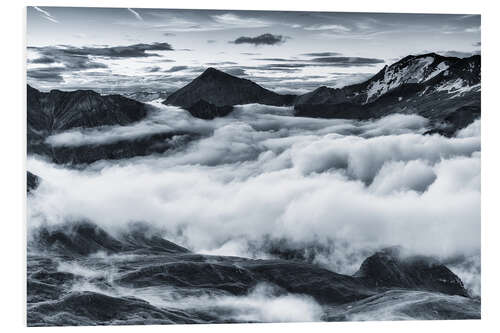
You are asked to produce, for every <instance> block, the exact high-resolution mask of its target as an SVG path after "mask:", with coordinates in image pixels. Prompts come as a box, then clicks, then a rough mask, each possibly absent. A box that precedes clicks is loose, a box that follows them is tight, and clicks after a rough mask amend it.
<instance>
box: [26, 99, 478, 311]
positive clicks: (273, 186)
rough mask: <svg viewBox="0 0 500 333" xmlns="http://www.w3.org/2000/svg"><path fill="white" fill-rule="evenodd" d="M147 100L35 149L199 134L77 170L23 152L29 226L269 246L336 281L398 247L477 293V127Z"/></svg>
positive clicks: (254, 248)
mask: <svg viewBox="0 0 500 333" xmlns="http://www.w3.org/2000/svg"><path fill="white" fill-rule="evenodd" d="M151 105H152V108H154V111H152V113H151V115H150V117H149V118H148V119H146V120H144V121H142V122H139V123H137V124H134V125H130V126H122V127H102V128H99V129H93V130H71V131H68V132H65V133H61V134H58V135H55V136H52V137H50V138H48V142H49V143H50V144H52V145H54V146H57V145H65V146H77V145H81V144H102V143H108V142H113V141H117V140H124V139H130V140H133V139H134V138H137V137H140V136H143V135H149V134H151V133H162V132H166V131H176V132H195V133H199V134H202V135H203V136H202V138H201V139H199V140H196V141H191V142H190V143H188V144H187V145H185V144H184V143H182V142H185V141H184V140H179V142H181V143H180V144H179V146H178V148H177V149H176V150H175V151H169V152H167V153H165V154H163V155H154V156H148V157H137V158H133V159H129V160H120V161H101V162H97V163H94V164H93V165H90V166H87V167H85V168H69V167H63V166H57V165H54V164H51V163H49V162H47V161H45V160H44V159H42V158H41V157H37V156H30V157H29V158H28V170H29V171H31V172H33V173H35V174H37V175H39V176H40V177H42V178H43V182H42V183H41V185H40V187H39V188H38V189H37V190H36V191H35V192H34V195H33V196H30V198H29V201H28V222H29V226H31V227H32V226H34V225H39V224H41V223H50V224H54V223H64V222H67V221H75V220H80V219H87V220H90V221H93V222H95V223H96V224H98V225H100V226H101V227H103V228H105V229H106V230H108V231H110V232H115V231H117V230H121V229H123V228H126V227H127V225H128V224H129V223H131V222H138V221H140V222H145V223H149V224H152V225H154V226H156V227H159V228H160V229H161V230H163V231H164V232H165V237H166V238H167V239H169V240H171V241H173V242H176V243H178V244H180V245H183V246H186V247H188V248H190V249H191V250H193V251H195V252H199V253H207V254H221V255H236V256H246V257H260V258H265V257H270V256H271V255H270V254H269V253H267V252H266V249H267V248H269V243H270V242H271V243H272V242H273V241H275V240H276V241H278V240H280V241H282V242H283V241H284V242H285V243H286V244H287V246H289V247H290V248H301V247H302V248H303V247H306V248H308V249H310V250H311V251H315V256H314V261H315V262H316V263H318V264H321V265H324V266H326V267H328V268H330V269H332V270H333V271H336V272H340V273H349V274H352V273H354V272H355V271H356V270H357V268H359V265H360V263H361V261H362V260H363V259H364V258H365V257H366V256H367V255H369V254H371V253H372V251H374V250H377V249H379V248H381V247H385V246H391V245H402V246H404V247H406V248H407V249H409V250H410V251H414V252H416V253H420V254H429V255H434V256H438V257H440V258H442V259H445V260H447V259H453V258H456V257H460V256H463V257H464V258H466V260H465V261H464V262H466V264H458V265H456V266H454V267H451V268H452V270H454V271H455V272H456V273H457V274H458V275H459V276H460V277H461V278H462V279H464V280H465V282H466V284H467V286H468V287H469V288H471V289H472V290H473V291H474V292H475V293H478V292H479V286H480V284H479V275H480V269H479V252H480V190H481V188H480V184H481V183H480V158H481V139H480V121H479V120H478V121H476V122H474V123H473V124H471V125H470V126H469V127H467V128H466V129H463V130H462V131H461V132H460V133H459V135H458V136H457V138H446V137H443V136H440V135H437V134H436V135H423V133H424V132H425V131H426V130H427V129H428V126H429V122H428V121H427V119H425V118H422V117H420V116H416V115H400V114H397V115H391V116H388V117H386V118H383V119H380V120H376V121H363V122H360V121H354V120H338V119H337V120H326V119H311V118H299V117H293V116H292V109H291V108H286V107H269V106H263V105H244V106H238V107H237V108H236V109H237V110H236V111H235V112H233V113H232V114H231V115H229V116H228V117H225V118H218V119H215V120H211V121H206V120H201V119H196V118H193V117H191V116H190V115H189V113H187V112H186V111H184V110H182V109H179V108H176V107H171V106H163V105H161V104H160V103H155V102H153V103H151ZM175 139H176V138H175V137H174V140H175ZM471 262H472V264H470V263H471ZM256 295H257V294H256ZM252 297H254V298H252ZM249 300H250V301H251V302H253V301H255V300H257V301H258V296H255V295H254V296H250V298H249ZM250 301H249V302H250ZM257 301H256V302H257ZM311 316H312V318H315V314H311Z"/></svg>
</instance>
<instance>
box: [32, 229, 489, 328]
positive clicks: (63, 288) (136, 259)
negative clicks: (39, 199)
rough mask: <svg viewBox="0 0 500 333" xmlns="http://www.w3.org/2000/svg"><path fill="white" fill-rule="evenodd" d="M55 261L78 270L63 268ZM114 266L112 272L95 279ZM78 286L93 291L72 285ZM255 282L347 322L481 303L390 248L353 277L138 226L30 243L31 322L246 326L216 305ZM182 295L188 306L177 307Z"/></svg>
mask: <svg viewBox="0 0 500 333" xmlns="http://www.w3.org/2000/svg"><path fill="white" fill-rule="evenodd" d="M41 253H42V254H45V255H44V256H42V255H40V254H41ZM96 254H97V255H96ZM61 257H64V258H65V262H67V263H68V266H69V267H78V268H79V270H62V269H60V258H61ZM116 268H118V269H119V271H118V272H117V273H116V274H110V275H107V274H106V275H101V274H99V272H106V271H107V270H113V271H114V270H115V269H116ZM82 271H83V272H89V273H88V274H87V275H88V277H87V275H83V274H82V273H81V272H82ZM83 279H85V280H84V281H83ZM82 282H85V284H86V286H88V288H91V289H88V290H91V291H78V290H75V289H74V288H73V284H74V283H82ZM165 286H168V288H169V289H168V294H165V289H164V288H165ZM259 286H260V287H261V288H262V286H265V288H267V289H265V292H266V293H265V295H266V297H270V299H272V297H274V296H279V295H285V296H286V295H287V294H288V295H291V296H290V297H293V296H292V295H301V297H303V296H306V297H308V298H309V299H311V301H315V302H317V303H318V304H319V305H321V307H322V309H323V310H324V311H325V317H324V318H322V319H323V320H328V321H337V320H348V319H349V318H350V316H351V315H354V313H356V314H357V315H361V314H364V315H366V316H370V315H371V318H372V319H373V318H377V316H374V315H373V313H372V312H374V313H378V314H379V315H380V314H382V313H392V312H393V311H402V313H401V315H402V314H404V315H405V316H406V318H408V319H412V318H413V319H447V318H450V317H452V318H456V319H466V318H479V317H480V301H478V300H476V299H473V298H470V297H468V296H467V292H466V290H465V289H464V288H463V284H462V282H461V281H460V279H459V278H458V277H457V276H456V275H455V274H454V273H453V272H451V271H450V270H449V269H447V268H446V266H444V265H442V264H440V263H439V262H438V261H437V260H435V259H432V258H427V257H403V256H400V253H399V252H397V251H395V250H394V249H386V250H382V251H380V252H378V253H375V254H374V255H373V256H371V257H369V258H367V259H366V260H365V261H364V262H363V264H362V265H361V268H360V270H359V272H358V274H355V275H354V276H350V275H343V274H338V273H335V272H333V271H331V270H328V269H325V268H322V267H320V266H318V265H315V264H310V263H305V262H301V261H297V260H282V259H260V260H257V259H248V258H243V257H226V256H210V255H203V254H196V253H193V252H191V251H189V250H188V249H186V248H184V247H181V246H179V245H176V244H174V243H172V242H170V241H167V240H165V239H163V238H162V237H161V233H159V231H158V230H155V229H154V227H147V226H144V225H143V226H138V225H135V226H131V227H130V229H122V231H115V232H113V233H112V234H111V233H108V232H107V231H106V230H104V229H102V228H100V227H98V226H97V225H95V224H92V223H91V222H75V223H73V224H70V225H43V226H40V227H38V229H36V230H34V232H33V233H31V234H30V238H29V241H28V325H29V326H37V325H68V324H69V323H71V324H72V325H85V324H87V325H88V324H89V323H100V324H106V323H110V322H113V323H115V324H117V323H121V324H133V323H139V322H140V323H142V324H145V323H157V324H158V323H214V322H219V323H220V322H238V321H239V322H242V321H243V322H245V320H247V321H248V319H245V318H246V317H245V316H243V318H240V319H238V318H239V316H238V315H236V316H231V312H232V311H234V309H231V308H230V307H228V304H227V302H226V303H224V302H222V304H221V302H220V301H218V300H221V299H222V300H224V299H226V300H233V301H232V302H234V301H235V300H236V301H237V300H238V298H236V297H242V299H241V300H242V303H239V302H237V304H244V300H245V299H246V297H252V296H251V295H252V294H253V293H255V290H259V289H258V288H259ZM141 290H144V291H147V293H146V294H141ZM155 294H158V295H160V296H161V297H163V295H165V296H167V295H172V297H173V301H172V302H170V303H166V304H169V306H158V305H157V304H158V303H157V302H145V301H144V300H142V299H141V295H148V297H149V296H150V295H155ZM128 295H137V297H131V296H128ZM182 297H189V299H190V300H193V304H190V302H187V303H183V304H181V306H177V304H180V303H179V302H178V300H179V299H182ZM196 297H201V299H200V301H196ZM226 297H229V298H226ZM258 297H259V299H260V298H262V297H263V296H262V293H260V294H259V296H258ZM148 299H149V298H148ZM207 299H208V300H210V302H208V303H207ZM168 300H169V298H167V299H166V300H165V301H166V302H168ZM250 300H252V298H250ZM181 303H182V302H181ZM127 304H129V305H133V306H127ZM163 304H165V303H163ZM61 312H64V314H65V315H64V316H62V315H58V314H60V313H61ZM396 314H397V315H400V314H398V313H396ZM240 317H241V316H240ZM137 318H139V320H140V321H138V319H137ZM378 319H382V318H378ZM155 320H156V321H155Z"/></svg>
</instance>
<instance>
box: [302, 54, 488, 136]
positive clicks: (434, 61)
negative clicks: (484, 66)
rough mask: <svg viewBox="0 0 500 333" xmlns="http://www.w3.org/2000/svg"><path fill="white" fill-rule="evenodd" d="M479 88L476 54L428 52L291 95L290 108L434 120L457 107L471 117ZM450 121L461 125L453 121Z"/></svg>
mask: <svg viewBox="0 0 500 333" xmlns="http://www.w3.org/2000/svg"><path fill="white" fill-rule="evenodd" d="M480 90H481V56H479V55H476V56H472V57H469V58H464V59H461V58H454V57H443V56H440V55H437V54H435V53H429V54H424V55H417V56H407V57H405V58H403V59H402V60H400V61H398V62H396V63H394V64H392V65H390V66H385V67H384V68H383V69H382V70H381V71H380V72H379V73H377V74H376V75H375V76H373V77H372V78H370V79H369V80H367V81H365V82H362V83H360V84H355V85H350V86H346V87H343V88H339V89H335V88H328V87H320V88H318V89H316V90H314V91H312V92H310V93H307V94H304V95H301V96H299V97H297V99H296V102H295V109H296V115H297V116H305V117H320V118H354V119H368V118H377V117H381V116H384V115H388V114H391V113H414V114H419V115H422V116H424V117H427V118H429V119H432V120H435V121H436V122H437V123H438V122H440V121H444V120H445V118H446V117H448V116H450V115H451V114H453V113H455V112H456V111H457V110H462V111H460V112H461V113H463V111H464V110H474V117H472V118H475V116H476V115H475V114H477V113H478V112H479V113H480V106H481V99H480V97H481V96H480V95H481V92H480ZM451 118H453V116H452V117H451ZM461 118H462V119H464V117H461ZM451 125H457V126H462V127H464V124H463V123H460V124H455V123H453V121H452V123H451ZM465 126H466V125H465ZM455 127H456V126H455ZM456 129H457V128H455V130H456Z"/></svg>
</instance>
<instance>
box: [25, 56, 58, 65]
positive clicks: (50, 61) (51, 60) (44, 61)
mask: <svg viewBox="0 0 500 333" xmlns="http://www.w3.org/2000/svg"><path fill="white" fill-rule="evenodd" d="M29 62H30V63H31V64H53V63H55V62H56V60H55V59H54V58H51V57H47V56H43V57H40V58H36V59H33V60H30V61H29Z"/></svg>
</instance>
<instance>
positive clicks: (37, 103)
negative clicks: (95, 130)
mask: <svg viewBox="0 0 500 333" xmlns="http://www.w3.org/2000/svg"><path fill="white" fill-rule="evenodd" d="M27 89H28V90H27V104H28V108H27V109H28V140H30V139H35V138H37V137H44V136H46V135H48V134H52V133H55V132H58V131H63V130H67V129H71V128H75V127H84V128H89V127H97V126H104V125H126V124H130V123H132V122H135V121H138V120H141V119H143V118H144V117H145V116H146V114H147V110H146V105H145V104H143V103H140V102H137V101H134V100H132V99H129V98H126V97H123V96H120V95H105V96H103V95H99V94H98V93H96V92H94V91H92V90H76V91H60V90H51V91H50V92H48V93H44V92H40V91H38V90H37V89H35V88H33V87H31V86H30V85H28V87H27Z"/></svg>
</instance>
